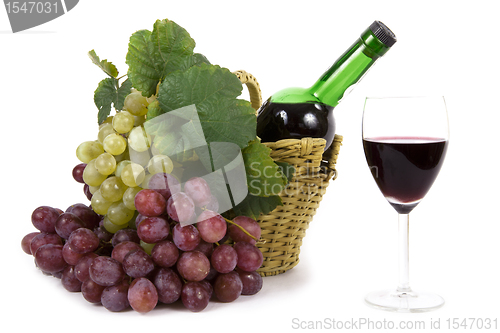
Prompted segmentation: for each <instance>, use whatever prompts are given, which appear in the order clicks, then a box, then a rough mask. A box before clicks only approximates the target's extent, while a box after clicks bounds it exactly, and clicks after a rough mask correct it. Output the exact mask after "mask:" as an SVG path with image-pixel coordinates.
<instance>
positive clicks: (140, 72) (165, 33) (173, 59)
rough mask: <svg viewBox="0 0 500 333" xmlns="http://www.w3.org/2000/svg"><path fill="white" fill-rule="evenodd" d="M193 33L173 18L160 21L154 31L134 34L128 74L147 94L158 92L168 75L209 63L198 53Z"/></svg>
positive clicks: (127, 60) (129, 50) (141, 31)
mask: <svg viewBox="0 0 500 333" xmlns="http://www.w3.org/2000/svg"><path fill="white" fill-rule="evenodd" d="M194 47H195V42H194V40H193V39H192V38H191V36H190V35H189V33H188V32H187V31H186V30H185V29H184V28H182V27H181V26H179V25H177V24H176V23H175V22H173V21H169V20H161V21H160V20H158V21H156V22H155V24H154V27H153V31H152V32H151V31H148V30H140V31H137V32H136V33H134V34H133V35H132V36H131V37H130V41H129V47H128V53H127V57H126V63H127V65H128V66H129V69H128V77H129V78H130V80H131V81H132V84H133V86H134V87H135V88H136V89H137V90H139V91H141V92H142V94H143V95H144V96H147V97H149V96H151V95H153V94H155V93H156V86H157V85H158V83H159V82H160V81H161V80H163V78H165V77H166V76H167V75H168V74H170V73H172V72H174V71H177V70H181V71H182V70H186V69H188V68H189V67H191V66H195V65H200V64H202V63H209V62H208V60H207V58H205V56H203V55H201V54H198V53H195V54H193V49H194Z"/></svg>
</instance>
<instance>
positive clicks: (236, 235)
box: [21, 170, 263, 313]
mask: <svg viewBox="0 0 500 333" xmlns="http://www.w3.org/2000/svg"><path fill="white" fill-rule="evenodd" d="M73 173H74V175H75V173H76V176H75V179H77V178H78V176H79V173H78V172H76V171H75V170H74V172H73ZM167 178H168V176H167V174H163V175H162V174H160V175H159V176H158V177H155V178H151V179H152V182H150V186H149V188H148V189H142V190H140V191H139V192H138V193H137V194H136V196H135V207H136V209H137V213H136V214H137V217H136V218H135V220H134V222H135V223H132V224H129V227H128V228H125V229H121V230H118V231H117V232H116V233H114V234H112V233H110V232H109V231H107V230H106V228H105V227H104V225H103V224H104V217H103V216H101V215H98V214H96V213H95V212H94V211H93V210H92V208H91V207H89V206H86V205H84V204H75V205H72V206H70V207H69V208H68V209H66V211H62V210H60V209H57V208H53V207H49V206H41V207H38V208H37V209H35V210H34V211H33V214H32V216H31V219H32V223H33V225H34V226H35V228H36V229H38V231H37V232H32V233H29V234H27V235H26V236H25V237H24V238H23V239H22V241H21V246H22V249H23V250H24V252H26V253H27V254H31V255H33V256H34V258H35V264H36V266H37V267H38V268H39V269H40V270H41V271H42V272H43V273H44V274H46V275H53V276H55V277H57V278H60V279H61V282H62V285H63V286H64V288H65V289H67V290H68V291H71V292H81V293H82V295H83V297H84V298H85V299H86V300H87V301H88V302H90V303H98V304H99V303H100V304H102V305H103V306H104V307H105V308H106V309H108V310H109V311H113V312H116V311H122V310H125V309H127V308H129V307H131V308H132V309H134V310H135V311H137V312H140V313H146V312H149V311H151V310H153V309H154V308H155V307H156V305H157V304H158V303H165V304H170V303H174V302H181V303H182V304H183V305H184V306H185V307H186V308H187V309H189V310H190V311H193V312H199V311H202V310H203V309H205V308H206V307H207V305H208V304H209V301H210V300H211V299H212V298H214V299H217V300H219V301H220V302H232V301H234V300H236V299H237V298H238V297H239V296H240V295H254V294H256V293H258V292H259V291H260V290H261V288H262V277H261V276H260V275H259V274H258V273H257V272H256V270H257V269H258V268H259V267H260V266H261V265H262V262H263V256H262V252H261V251H260V250H259V249H258V248H257V246H256V241H257V240H258V239H259V238H260V236H261V230H260V227H259V225H258V223H257V222H256V221H255V220H253V219H251V218H248V217H245V216H238V217H236V218H234V219H233V220H232V221H231V220H227V219H225V218H224V217H223V216H222V215H220V214H218V213H217V202H216V199H215V198H214V197H213V196H212V194H211V193H210V189H209V187H208V185H207V184H206V182H205V181H204V180H203V179H202V178H198V177H195V178H191V179H190V180H188V181H187V182H186V183H185V185H184V188H183V191H181V189H182V188H181V186H178V187H176V188H171V189H169V188H168V187H167V188H165V183H166V179H167ZM159 181H160V182H162V184H161V186H159V185H158V184H159ZM155 182H156V183H155ZM155 184H156V185H158V186H155ZM155 187H156V188H155Z"/></svg>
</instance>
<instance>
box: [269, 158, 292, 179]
mask: <svg viewBox="0 0 500 333" xmlns="http://www.w3.org/2000/svg"><path fill="white" fill-rule="evenodd" d="M274 163H276V164H277V165H278V166H279V167H280V169H281V172H282V173H283V176H284V177H285V178H286V183H287V184H288V183H289V182H291V181H292V177H293V174H294V173H295V167H294V166H293V165H291V164H289V163H287V162H276V161H274Z"/></svg>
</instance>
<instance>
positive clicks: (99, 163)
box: [95, 153, 116, 176]
mask: <svg viewBox="0 0 500 333" xmlns="http://www.w3.org/2000/svg"><path fill="white" fill-rule="evenodd" d="M95 167H96V168H97V171H99V173H100V174H103V175H106V176H108V175H110V174H112V173H113V172H115V169H116V160H115V157H114V156H113V155H111V154H110V153H102V154H101V155H99V156H97V158H96V159H95Z"/></svg>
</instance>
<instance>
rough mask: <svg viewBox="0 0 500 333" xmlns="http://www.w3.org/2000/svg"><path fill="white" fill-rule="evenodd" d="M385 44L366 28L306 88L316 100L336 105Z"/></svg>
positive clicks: (371, 63) (386, 48)
mask: <svg viewBox="0 0 500 333" xmlns="http://www.w3.org/2000/svg"><path fill="white" fill-rule="evenodd" d="M388 50H389V47H387V46H385V45H384V44H383V43H382V42H380V40H378V39H377V38H376V37H375V36H374V35H373V33H372V32H371V31H370V30H369V29H367V30H365V32H363V34H361V36H360V38H359V39H358V40H357V41H356V42H355V43H354V44H353V45H352V46H351V47H350V48H349V49H348V50H347V51H346V52H345V53H344V54H343V55H341V56H340V58H339V59H337V61H336V62H335V63H334V64H333V65H332V66H331V67H330V68H329V69H328V70H327V71H326V72H325V73H324V74H323V75H322V76H321V78H320V79H319V80H318V81H316V83H314V85H313V86H312V87H310V88H309V89H308V91H309V93H310V94H311V95H314V96H315V97H316V98H317V99H318V100H319V101H321V102H322V103H324V104H326V105H330V106H333V107H334V106H336V105H337V104H339V102H340V101H341V99H342V98H343V97H344V96H345V95H347V94H348V93H349V92H350V90H352V89H349V88H350V87H351V86H353V85H355V84H356V83H357V82H359V81H360V80H361V79H362V78H363V76H364V75H365V74H366V72H367V71H368V70H369V69H370V67H371V66H373V64H375V62H376V61H377V60H378V59H379V58H380V57H381V56H383V55H384V54H385V53H386V52H387V51H388Z"/></svg>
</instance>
